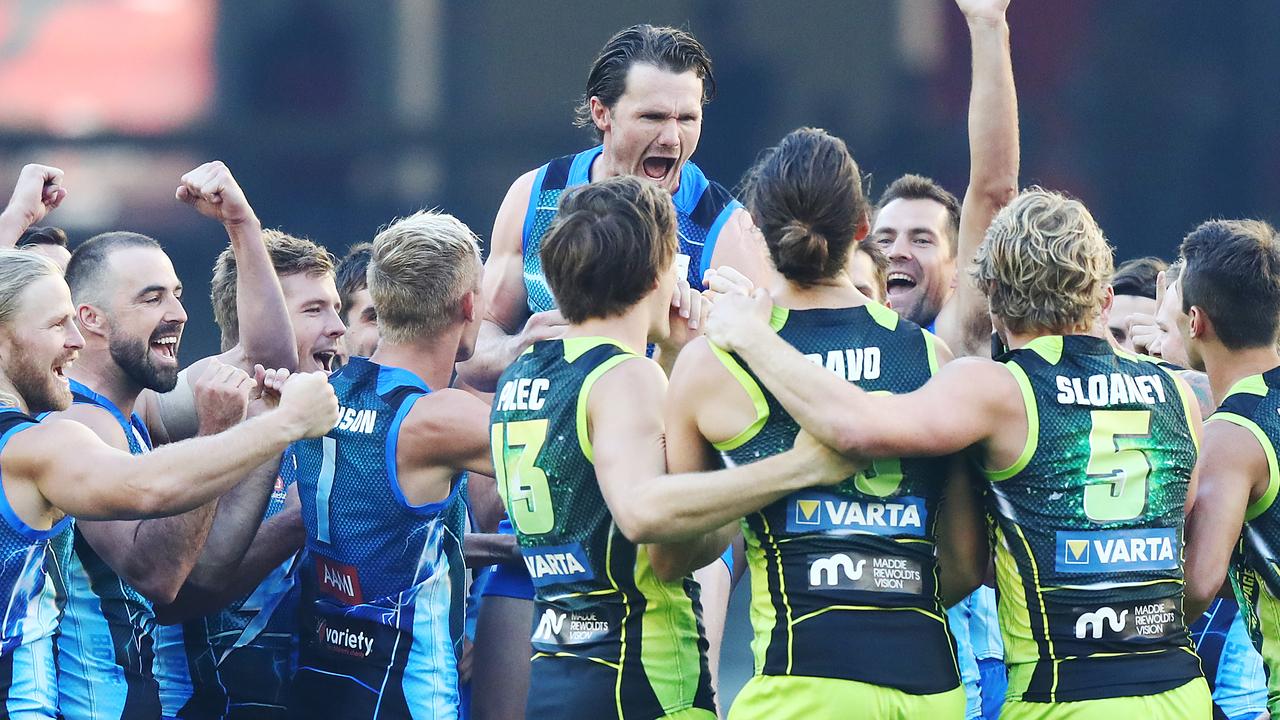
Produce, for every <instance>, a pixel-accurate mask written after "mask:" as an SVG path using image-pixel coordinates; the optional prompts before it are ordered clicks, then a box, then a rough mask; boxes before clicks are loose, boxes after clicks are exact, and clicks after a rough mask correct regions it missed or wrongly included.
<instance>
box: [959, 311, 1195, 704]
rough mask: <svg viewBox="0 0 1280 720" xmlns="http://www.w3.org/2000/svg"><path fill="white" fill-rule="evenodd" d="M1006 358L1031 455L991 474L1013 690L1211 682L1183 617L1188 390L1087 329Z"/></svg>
mask: <svg viewBox="0 0 1280 720" xmlns="http://www.w3.org/2000/svg"><path fill="white" fill-rule="evenodd" d="M1001 361H1002V362H1003V363H1004V364H1005V366H1006V367H1007V368H1008V369H1009V371H1010V372H1011V373H1012V374H1013V376H1014V378H1015V379H1016V380H1017V382H1018V385H1019V386H1020V388H1021V390H1022V396H1023V401H1024V403H1025V406H1026V413H1027V422H1028V432H1027V443H1026V446H1025V448H1024V449H1023V452H1022V454H1021V457H1019V458H1018V460H1017V461H1016V462H1015V463H1014V464H1013V465H1012V466H1010V467H1008V468H1005V469H1003V470H1000V471H988V472H987V475H988V478H989V480H990V488H991V493H990V495H989V502H988V515H989V517H990V518H991V523H992V526H991V531H992V535H993V538H994V547H995V553H996V580H997V586H998V591H999V615H1000V625H1001V630H1002V633H1003V635H1004V642H1005V662H1006V663H1007V664H1008V666H1009V693H1010V694H1009V697H1010V698H1015V699H1018V700H1024V701H1028V702H1042V703H1057V702H1073V701H1079V700H1095V699H1104V698H1119V697H1128V696H1138V695H1142V696H1146V695H1154V694H1156V693H1161V692H1164V691H1167V690H1172V689H1174V688H1177V687H1180V686H1182V685H1185V684H1186V683H1187V682H1189V681H1191V680H1192V679H1194V678H1198V677H1200V676H1201V671H1200V660H1199V658H1198V657H1197V656H1196V654H1195V650H1194V648H1193V647H1192V644H1191V640H1190V638H1189V637H1188V634H1187V627H1186V623H1185V621H1184V618H1183V612H1182V598H1183V588H1184V584H1183V557H1182V547H1183V545H1182V536H1183V514H1184V511H1185V507H1186V501H1187V490H1188V486H1189V483H1190V479H1191V471H1192V468H1193V467H1194V465H1195V462H1196V455H1197V445H1196V436H1195V435H1194V433H1193V431H1192V420H1191V417H1192V415H1191V409H1190V408H1191V405H1192V404H1193V403H1194V402H1195V401H1194V399H1192V398H1191V397H1190V394H1189V391H1187V390H1186V389H1185V388H1184V387H1183V386H1182V385H1181V384H1180V383H1178V382H1176V381H1175V379H1174V377H1173V375H1172V373H1170V372H1169V371H1167V370H1166V369H1164V368H1161V367H1158V366H1157V365H1155V364H1153V363H1151V362H1147V361H1145V360H1143V359H1141V358H1139V357H1137V356H1132V355H1128V354H1124V353H1119V352H1116V351H1114V350H1113V349H1112V348H1111V347H1110V346H1109V345H1108V344H1107V342H1106V341H1105V340H1102V339H1099V338H1095V337H1089V336H1083V335H1070V336H1065V337H1060V336H1050V337H1041V338H1037V339H1036V340H1034V341H1032V342H1031V343H1029V344H1027V345H1026V346H1025V347H1022V348H1020V349H1017V350H1014V351H1012V352H1009V353H1007V354H1006V355H1004V356H1003V357H1002V358H1001ZM940 411H945V409H940Z"/></svg>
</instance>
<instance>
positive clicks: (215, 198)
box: [174, 160, 258, 225]
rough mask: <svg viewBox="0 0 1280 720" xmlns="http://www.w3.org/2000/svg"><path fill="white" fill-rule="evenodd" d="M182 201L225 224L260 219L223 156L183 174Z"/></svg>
mask: <svg viewBox="0 0 1280 720" xmlns="http://www.w3.org/2000/svg"><path fill="white" fill-rule="evenodd" d="M174 195H175V197H177V198H178V199H179V200H181V201H182V202H184V203H186V204H188V205H190V206H191V207H193V208H195V209H196V210H198V211H199V212H200V214H201V215H204V216H205V217H209V218H213V219H214V220H217V221H218V222H220V223H222V224H223V225H239V224H241V223H245V222H257V220H258V218H257V216H256V215H254V214H253V208H251V207H249V201H248V200H246V199H245V197H244V191H243V190H241V189H240V185H238V184H237V183H236V179H235V178H234V177H232V176H231V170H229V169H228V168H227V166H226V165H224V164H223V163H222V161H221V160H214V161H213V162H207V163H205V164H203V165H201V166H200V167H198V168H196V169H195V170H192V171H191V172H189V173H187V174H186V175H183V176H182V179H181V181H180V184H179V185H178V190H177V192H175V193H174Z"/></svg>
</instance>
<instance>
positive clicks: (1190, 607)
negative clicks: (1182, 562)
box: [1183, 563, 1226, 619]
mask: <svg viewBox="0 0 1280 720" xmlns="http://www.w3.org/2000/svg"><path fill="white" fill-rule="evenodd" d="M1225 580H1226V571H1225V569H1223V570H1218V569H1213V568H1205V567H1197V566H1195V565H1192V564H1191V563H1188V564H1187V568H1186V576H1185V581H1186V588H1185V590H1184V592H1185V594H1186V596H1185V598H1184V600H1183V609H1184V611H1185V612H1186V616H1187V617H1188V618H1192V619H1194V618H1198V617H1200V616H1201V615H1203V614H1204V611H1205V610H1208V609H1209V605H1210V604H1211V603H1212V602H1213V599H1214V598H1215V597H1217V596H1218V592H1219V591H1220V590H1221V589H1222V583H1223V582H1224V581H1225Z"/></svg>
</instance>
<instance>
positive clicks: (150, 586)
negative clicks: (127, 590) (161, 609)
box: [125, 553, 185, 605]
mask: <svg viewBox="0 0 1280 720" xmlns="http://www.w3.org/2000/svg"><path fill="white" fill-rule="evenodd" d="M137 554H139V555H146V553H137ZM125 580H127V581H128V583H129V584H130V585H132V586H133V587H134V589H135V590H137V591H138V592H139V593H140V594H141V595H142V596H143V597H145V598H146V599H148V600H150V601H151V602H152V603H153V604H155V605H168V604H170V603H172V602H173V601H174V600H176V599H177V597H178V591H179V590H181V589H182V582H183V580H185V578H183V577H182V576H181V575H179V574H178V573H177V572H176V568H174V567H172V565H171V564H169V563H166V562H163V561H158V562H156V563H151V562H148V561H147V560H143V561H142V562H140V563H135V564H134V565H133V567H131V568H129V572H126V573H125Z"/></svg>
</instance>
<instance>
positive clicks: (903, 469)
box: [714, 304, 960, 695]
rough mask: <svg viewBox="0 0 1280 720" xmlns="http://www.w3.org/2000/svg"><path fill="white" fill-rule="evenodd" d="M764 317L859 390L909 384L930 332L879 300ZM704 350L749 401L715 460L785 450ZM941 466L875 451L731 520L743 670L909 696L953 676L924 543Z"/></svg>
mask: <svg viewBox="0 0 1280 720" xmlns="http://www.w3.org/2000/svg"><path fill="white" fill-rule="evenodd" d="M771 324H772V326H773V328H774V329H775V330H776V331H777V333H778V335H779V337H781V338H782V339H783V340H786V341H787V342H788V343H789V344H790V345H792V346H793V347H795V348H796V349H797V350H799V351H800V352H801V353H803V354H804V355H805V356H806V357H807V358H808V359H809V360H811V361H812V362H814V363H816V364H818V365H820V366H822V367H825V368H826V369H827V370H830V371H831V372H833V373H835V374H836V375H837V376H839V377H840V378H842V379H844V380H846V381H848V382H850V383H853V384H855V385H857V386H858V387H860V388H862V389H864V390H867V391H869V392H873V393H906V392H910V391H912V390H916V389H917V388H919V387H920V386H922V385H924V384H925V383H926V382H928V380H929V378H930V377H932V376H933V374H934V373H935V372H936V371H937V369H938V361H937V355H936V352H935V349H934V343H935V342H936V340H935V339H934V337H933V336H932V335H930V334H929V333H928V332H926V331H924V330H922V329H921V328H920V327H919V326H917V325H915V324H913V323H911V322H909V321H907V320H903V319H900V318H899V317H898V315H897V314H895V313H894V312H893V311H892V310H889V309H887V308H885V307H883V306H880V305H876V304H868V305H864V306H860V307H850V308H822V309H810V310H787V309H784V308H774V311H773V317H772V323H771ZM714 351H715V352H716V354H717V356H718V357H719V358H720V359H721V361H722V362H723V363H724V365H725V366H726V367H727V368H728V369H729V371H730V372H731V373H732V374H733V375H734V377H735V378H737V380H738V381H739V383H741V385H742V387H743V388H744V389H745V390H746V392H747V394H748V395H749V396H750V397H751V399H752V401H753V403H754V404H755V409H756V418H755V422H753V423H752V424H751V425H750V426H749V427H747V428H746V429H744V430H743V431H742V432H741V433H740V434H739V435H738V436H737V437H735V438H733V439H731V440H729V441H727V442H723V443H718V444H717V445H716V447H717V449H718V450H720V452H721V455H722V457H723V458H724V460H725V462H726V463H727V464H736V465H742V464H746V463H750V462H754V461H756V460H758V459H761V458H765V457H769V456H771V455H776V454H778V453H782V452H785V451H786V450H789V449H790V448H791V447H792V446H793V445H794V444H795V437H796V434H797V433H798V432H799V426H798V425H797V424H796V421H795V420H794V419H793V418H792V417H791V415H789V414H788V413H787V412H786V410H784V409H783V408H782V406H781V405H780V404H779V403H778V401H777V400H776V399H775V398H774V397H773V395H772V394H771V393H769V391H768V390H767V389H765V388H764V386H763V384H762V383H760V382H759V381H758V380H757V379H756V377H755V376H754V375H753V374H752V372H751V368H750V367H749V366H748V365H747V364H745V363H744V362H743V361H742V360H741V359H740V358H738V357H737V356H736V355H730V354H728V353H725V352H723V351H720V350H719V349H714ZM866 420H867V422H874V421H875V420H874V418H867V419H866ZM949 463H950V460H949V459H948V458H904V459H882V460H877V461H875V463H874V464H873V465H872V467H871V468H869V469H868V470H866V471H864V472H863V473H860V474H858V475H857V476H855V477H852V478H849V479H848V480H846V481H844V482H843V483H841V484H839V485H835V486H830V487H822V488H810V489H806V490H801V491H798V492H794V493H791V494H790V495H788V496H786V497H784V498H782V499H781V500H778V501H776V502H774V503H772V504H771V505H768V506H766V507H764V508H763V509H761V510H760V511H759V512H755V513H752V514H751V515H749V516H747V517H746V518H745V519H744V520H743V534H744V535H745V537H746V542H747V561H748V565H749V567H750V569H751V598H752V601H751V621H752V625H753V626H754V631H755V639H754V641H753V642H752V649H753V651H754V654H755V665H756V673H757V674H760V675H766V676H804V677H812V678H828V679H834V680H854V681H857V682H861V683H867V684H871V685H877V686H882V687H889V688H895V689H898V690H902V691H904V692H907V693H911V694H914V695H926V694H934V693H942V692H946V691H949V690H953V689H955V688H957V687H958V686H959V684H960V676H959V670H958V667H957V663H956V652H955V643H954V641H953V640H952V638H951V635H950V634H949V632H948V628H947V620H946V613H945V611H944V609H943V607H942V602H941V600H940V598H939V593H938V568H937V562H936V558H935V546H934V545H935V527H936V524H937V517H936V516H937V511H938V506H939V499H940V498H941V496H942V492H943V488H944V484H945V480H946V473H947V468H948V465H949Z"/></svg>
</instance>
